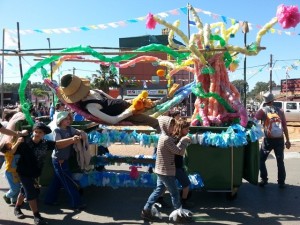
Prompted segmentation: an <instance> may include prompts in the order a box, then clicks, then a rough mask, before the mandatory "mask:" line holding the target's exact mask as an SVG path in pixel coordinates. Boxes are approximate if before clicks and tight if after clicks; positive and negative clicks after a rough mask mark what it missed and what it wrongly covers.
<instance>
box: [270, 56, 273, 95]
mask: <svg viewBox="0 0 300 225" xmlns="http://www.w3.org/2000/svg"><path fill="white" fill-rule="evenodd" d="M272 71H273V55H272V54H271V55H270V88H269V90H270V93H272V83H273V82H272Z"/></svg>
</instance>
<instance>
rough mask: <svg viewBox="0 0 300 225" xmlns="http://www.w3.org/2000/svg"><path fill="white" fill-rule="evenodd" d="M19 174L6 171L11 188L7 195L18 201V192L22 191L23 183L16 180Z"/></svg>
mask: <svg viewBox="0 0 300 225" xmlns="http://www.w3.org/2000/svg"><path fill="white" fill-rule="evenodd" d="M15 176H17V175H16V174H14V173H12V172H8V171H5V177H6V179H7V182H8V184H9V190H8V192H6V194H5V195H6V197H8V198H11V199H12V200H13V202H16V201H17V198H18V194H19V192H20V188H21V184H20V182H19V181H17V182H16V181H15V179H14V177H15Z"/></svg>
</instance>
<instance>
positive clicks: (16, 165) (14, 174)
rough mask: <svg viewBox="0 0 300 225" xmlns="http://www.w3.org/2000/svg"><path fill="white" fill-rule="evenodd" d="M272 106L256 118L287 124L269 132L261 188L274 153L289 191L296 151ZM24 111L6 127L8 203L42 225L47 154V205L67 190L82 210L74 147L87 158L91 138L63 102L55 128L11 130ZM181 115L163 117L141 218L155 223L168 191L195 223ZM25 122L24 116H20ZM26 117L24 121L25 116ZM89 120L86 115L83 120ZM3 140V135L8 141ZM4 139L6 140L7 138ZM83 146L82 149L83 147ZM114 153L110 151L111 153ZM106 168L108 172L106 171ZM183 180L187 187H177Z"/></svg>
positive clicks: (183, 218) (269, 98)
mask: <svg viewBox="0 0 300 225" xmlns="http://www.w3.org/2000/svg"><path fill="white" fill-rule="evenodd" d="M264 97H265V102H266V104H267V106H266V107H265V108H262V109H260V110H258V111H257V112H256V113H255V115H253V118H255V119H257V120H262V121H263V124H264V123H266V120H267V118H268V116H269V113H270V112H271V111H272V112H273V111H274V112H273V113H277V114H278V115H279V118H280V122H281V125H282V130H283V131H282V134H281V135H279V136H278V137H272V136H268V134H267V133H266V131H265V137H264V139H263V143H262V145H261V148H260V177H261V181H260V183H259V186H261V187H264V186H265V185H267V184H268V173H267V169H266V165H265V161H266V160H267V156H268V155H269V153H270V152H271V151H272V150H274V151H275V156H276V159H277V164H278V185H279V187H280V188H284V187H285V179H286V171H285V167H284V156H283V152H284V148H285V147H286V148H290V146H291V143H290V140H289V135H288V131H287V125H286V121H285V116H284V113H283V111H282V110H280V109H278V108H276V107H275V106H273V104H272V103H273V101H274V96H273V95H272V93H267V94H266V95H264ZM18 113H22V112H20V111H18V110H15V111H14V110H11V111H9V112H8V113H6V115H5V116H4V121H3V122H2V123H3V125H2V124H0V132H1V133H2V134H3V135H6V136H12V137H14V138H12V141H7V142H2V144H1V146H0V150H1V153H2V155H1V160H2V161H1V164H0V166H1V167H2V163H3V161H5V175H6V179H7V181H8V184H9V187H10V189H9V191H8V192H7V193H5V195H4V196H3V199H4V200H5V202H6V203H7V204H13V205H14V206H15V207H14V214H15V216H16V217H17V218H18V219H22V218H25V215H24V214H23V212H22V210H21V208H22V206H23V204H24V200H25V199H26V201H27V202H28V204H29V206H30V208H31V210H32V213H33V216H34V217H33V218H34V223H35V224H36V225H40V224H47V222H46V221H45V220H44V218H43V217H42V216H41V214H40V212H39V209H38V202H37V199H38V198H39V188H38V183H37V178H38V177H39V176H40V175H41V171H42V168H43V165H44V161H45V157H46V154H47V151H52V155H51V158H52V165H53V170H54V176H53V179H52V182H51V184H50V185H49V186H48V189H47V193H46V198H45V199H44V203H45V204H47V205H52V206H53V205H54V206H56V205H58V201H59V197H58V193H59V190H60V189H61V187H63V189H64V190H65V191H66V192H67V194H68V196H69V205H70V208H73V209H75V210H82V209H84V208H85V207H86V204H85V203H84V202H83V200H82V196H81V194H80V187H79V185H78V183H76V181H75V180H73V178H72V174H71V171H70V168H69V159H70V157H71V155H72V154H74V146H77V147H76V148H77V149H78V151H82V152H83V153H81V154H83V155H82V157H83V158H85V157H86V156H84V152H88V151H86V147H87V145H85V144H84V143H87V135H86V134H85V132H84V131H81V130H77V129H75V128H73V127H72V126H71V125H72V122H73V120H74V118H75V117H77V118H78V117H79V116H80V115H78V114H73V113H71V112H70V110H69V109H68V108H67V107H66V106H65V105H64V104H63V103H62V102H58V103H57V104H56V105H55V110H54V111H53V114H52V115H51V116H50V117H51V118H52V119H53V120H52V122H51V123H52V124H54V125H52V126H47V125H46V124H44V123H42V122H36V123H35V124H34V126H33V128H32V134H31V135H28V131H26V130H22V131H14V130H13V129H10V127H11V126H10V122H11V121H14V116H15V115H17V114H18ZM181 115H182V114H181V112H180V111H178V110H176V109H173V110H172V111H169V112H168V113H167V114H166V115H163V116H160V117H159V118H158V124H159V127H160V129H159V130H160V132H161V133H160V137H159V140H158V145H157V148H156V149H155V152H154V154H155V155H156V157H155V158H156V161H155V168H154V170H152V168H151V170H150V169H149V172H154V173H155V174H156V175H157V185H156V188H155V189H154V191H153V192H152V193H151V195H150V196H149V198H148V200H147V201H146V203H145V205H144V207H143V210H142V212H141V217H142V218H143V219H145V220H147V221H155V220H157V217H156V216H155V215H154V214H153V207H155V206H156V204H157V203H159V204H161V205H162V206H163V207H170V206H169V205H168V204H167V203H166V202H165V201H164V198H165V196H164V193H165V191H166V190H168V192H169V193H170V196H171V202H172V205H173V208H174V210H175V213H177V216H176V218H177V219H176V220H177V222H182V223H185V222H191V221H192V217H191V212H190V211H188V210H187V211H185V210H184V211H182V209H183V208H185V209H191V208H192V207H193V203H192V202H190V201H189V198H190V196H191V192H190V190H189V187H190V181H189V178H188V174H187V172H186V170H185V167H184V154H185V149H186V148H187V146H188V145H189V144H190V143H191V139H190V137H189V136H188V132H189V123H188V122H187V120H186V119H184V118H182V116H181ZM20 118H21V117H20ZM23 119H24V118H23ZM82 119H84V118H82V117H80V118H79V120H82ZM5 126H7V127H5ZM50 133H52V135H53V139H52V140H50V139H48V138H47V139H46V138H45V136H46V135H48V134H50ZM2 138H3V137H2ZM1 140H2V139H1ZM78 144H79V146H78ZM107 151H108V150H107ZM101 169H103V168H101ZM177 181H178V182H179V183H180V185H181V187H182V188H181V192H180V189H178V188H177Z"/></svg>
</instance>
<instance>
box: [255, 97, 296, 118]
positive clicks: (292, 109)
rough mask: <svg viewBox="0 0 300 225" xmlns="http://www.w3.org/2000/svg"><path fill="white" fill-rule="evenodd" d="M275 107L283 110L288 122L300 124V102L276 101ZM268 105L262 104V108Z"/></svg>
mask: <svg viewBox="0 0 300 225" xmlns="http://www.w3.org/2000/svg"><path fill="white" fill-rule="evenodd" d="M273 104H274V106H276V107H278V108H281V109H283V112H284V114H285V118H286V121H287V122H300V102H294V101H274V103H273ZM265 105H266V103H262V104H261V105H260V108H262V107H264V106H265Z"/></svg>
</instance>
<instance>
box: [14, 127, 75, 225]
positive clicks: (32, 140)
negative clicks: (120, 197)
mask: <svg viewBox="0 0 300 225" xmlns="http://www.w3.org/2000/svg"><path fill="white" fill-rule="evenodd" d="M32 130H33V135H32V137H27V138H25V139H24V141H23V142H22V143H21V144H20V145H19V146H18V149H17V151H16V153H15V154H19V155H20V159H19V161H18V163H17V173H18V175H19V177H20V181H21V190H20V194H19V195H18V199H17V203H16V205H15V208H14V214H15V216H16V217H17V218H18V219H23V218H25V215H24V214H23V213H22V211H21V206H22V204H23V202H24V198H25V197H26V199H27V201H28V203H29V206H30V208H31V210H32V212H33V215H34V224H36V225H41V224H47V223H46V221H45V220H44V219H43V218H42V217H41V215H40V213H39V210H38V205H37V196H38V191H37V190H36V188H35V180H36V179H37V178H38V177H39V176H40V175H41V172H42V168H43V165H44V161H45V158H46V153H47V151H52V150H53V149H54V148H55V146H56V147H57V148H58V149H62V148H64V147H66V146H68V145H70V144H73V143H77V142H78V141H80V136H78V135H74V136H73V137H71V138H67V139H64V140H60V141H49V140H45V139H44V136H45V134H49V133H51V129H50V128H49V127H48V126H46V125H45V124H44V123H36V124H34V126H33V129H32Z"/></svg>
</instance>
